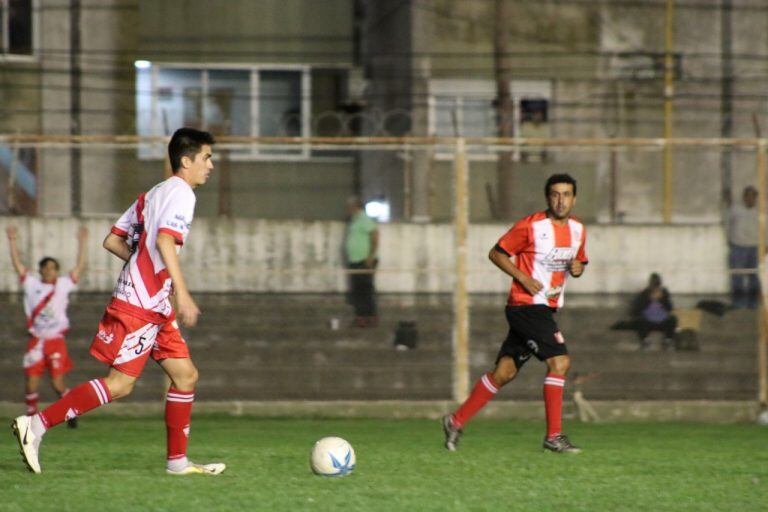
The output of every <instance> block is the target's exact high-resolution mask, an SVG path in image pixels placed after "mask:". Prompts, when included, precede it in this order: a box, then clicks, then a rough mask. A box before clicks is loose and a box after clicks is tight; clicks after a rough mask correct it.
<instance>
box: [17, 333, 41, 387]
mask: <svg viewBox="0 0 768 512" xmlns="http://www.w3.org/2000/svg"><path fill="white" fill-rule="evenodd" d="M44 345H45V341H44V340H40V339H37V338H30V339H29V341H27V350H26V352H24V359H23V361H22V366H23V367H24V375H26V376H27V377H38V378H39V377H42V376H43V375H45V354H44V353H43V347H44Z"/></svg>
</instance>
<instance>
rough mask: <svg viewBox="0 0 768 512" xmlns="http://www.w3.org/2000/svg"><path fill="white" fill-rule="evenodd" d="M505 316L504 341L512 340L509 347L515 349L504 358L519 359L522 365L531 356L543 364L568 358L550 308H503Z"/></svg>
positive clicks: (562, 338) (563, 341) (536, 306)
mask: <svg viewBox="0 0 768 512" xmlns="http://www.w3.org/2000/svg"><path fill="white" fill-rule="evenodd" d="M506 314H507V321H508V322H509V326H510V334H509V335H508V337H507V339H508V340H510V339H512V340H514V345H512V346H514V347H515V351H514V352H511V353H509V354H508V355H510V356H511V357H516V358H517V359H518V360H519V359H521V358H522V359H523V360H522V362H523V363H524V362H525V361H527V359H528V358H529V357H530V356H531V355H533V356H535V357H536V358H537V359H538V360H540V361H546V360H547V359H550V358H552V357H556V356H563V355H567V354H568V349H567V347H566V345H565V338H564V337H563V335H562V333H561V332H560V328H559V327H558V325H557V322H555V319H554V316H553V314H552V310H551V309H550V308H548V307H546V306H543V305H542V306H539V305H535V306H523V307H519V308H507V312H506ZM519 368H520V366H519V365H518V369H519Z"/></svg>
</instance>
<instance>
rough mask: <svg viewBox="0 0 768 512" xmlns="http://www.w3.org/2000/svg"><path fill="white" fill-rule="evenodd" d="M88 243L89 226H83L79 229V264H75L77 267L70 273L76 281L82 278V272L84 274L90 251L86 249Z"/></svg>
mask: <svg viewBox="0 0 768 512" xmlns="http://www.w3.org/2000/svg"><path fill="white" fill-rule="evenodd" d="M87 243H88V228H86V227H85V226H81V227H80V229H78V230H77V264H75V267H74V268H73V269H72V270H71V271H70V272H69V275H70V276H71V277H72V280H73V281H75V282H77V281H78V280H79V279H80V274H82V273H83V269H85V259H86V254H87V252H88V251H87V250H86V244H87Z"/></svg>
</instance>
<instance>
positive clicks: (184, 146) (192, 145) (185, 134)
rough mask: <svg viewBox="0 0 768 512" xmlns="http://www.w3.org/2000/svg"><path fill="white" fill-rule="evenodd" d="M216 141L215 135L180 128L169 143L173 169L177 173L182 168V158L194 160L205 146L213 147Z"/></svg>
mask: <svg viewBox="0 0 768 512" xmlns="http://www.w3.org/2000/svg"><path fill="white" fill-rule="evenodd" d="M215 143H216V141H215V140H214V139H213V135H211V134H210V133H208V132H204V131H201V130H195V129H194V128H179V129H178V130H176V131H175V132H174V133H173V137H171V142H169V143H168V158H169V159H170V160H171V169H172V170H173V172H176V171H178V170H179V168H181V159H182V157H185V156H187V157H190V158H194V157H195V155H196V154H198V153H199V152H200V149H201V148H202V147H203V145H204V144H208V145H209V146H212V145H213V144H215Z"/></svg>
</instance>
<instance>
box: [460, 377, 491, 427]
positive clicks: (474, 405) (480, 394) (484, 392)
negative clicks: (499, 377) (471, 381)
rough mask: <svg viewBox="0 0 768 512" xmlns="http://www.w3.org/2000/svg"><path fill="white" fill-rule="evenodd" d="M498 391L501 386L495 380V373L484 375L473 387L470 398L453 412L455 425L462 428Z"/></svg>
mask: <svg viewBox="0 0 768 512" xmlns="http://www.w3.org/2000/svg"><path fill="white" fill-rule="evenodd" d="M498 391H499V386H498V385H497V384H496V383H495V382H494V381H493V373H491V372H488V373H486V374H485V375H483V376H482V377H481V378H480V380H478V381H477V383H476V384H475V387H474V388H472V393H471V394H470V395H469V398H467V400H466V401H465V402H464V403H463V404H461V407H459V408H458V410H457V411H456V412H455V413H453V425H454V426H455V427H456V428H462V427H463V426H464V425H465V424H466V423H467V422H468V421H469V420H470V419H472V416H474V415H475V414H477V412H478V411H479V410H480V409H482V408H483V407H484V406H485V404H487V403H488V400H490V399H491V398H493V396H494V395H495V394H496V393H497V392H498Z"/></svg>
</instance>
